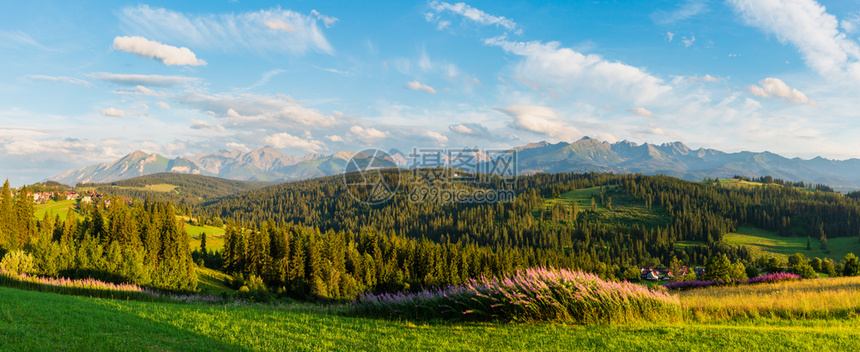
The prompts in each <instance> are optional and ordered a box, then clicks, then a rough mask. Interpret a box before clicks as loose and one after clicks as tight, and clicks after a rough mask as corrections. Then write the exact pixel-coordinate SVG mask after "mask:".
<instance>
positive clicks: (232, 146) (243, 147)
mask: <svg viewBox="0 0 860 352" xmlns="http://www.w3.org/2000/svg"><path fill="white" fill-rule="evenodd" d="M225 146H227V148H230V149H238V150H243V151H246V152H247V151H250V150H251V148H248V146H246V145H244V144H242V143H236V142H229V143H227V144H225Z"/></svg>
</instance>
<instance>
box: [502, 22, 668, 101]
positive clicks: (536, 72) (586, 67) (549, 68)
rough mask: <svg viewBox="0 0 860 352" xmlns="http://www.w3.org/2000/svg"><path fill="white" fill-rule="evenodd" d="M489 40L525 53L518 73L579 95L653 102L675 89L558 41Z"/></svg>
mask: <svg viewBox="0 0 860 352" xmlns="http://www.w3.org/2000/svg"><path fill="white" fill-rule="evenodd" d="M485 43H486V44H488V45H493V46H498V47H501V48H502V49H504V50H505V51H506V52H508V53H511V54H515V55H519V56H523V57H524V58H525V59H524V61H522V62H521V63H519V64H518V66H517V68H516V70H517V75H518V76H521V77H528V78H529V79H532V80H537V81H541V82H543V83H544V84H552V85H554V86H556V87H562V88H565V89H567V90H571V91H573V90H576V91H577V92H578V93H579V95H586V94H594V93H603V94H601V95H605V94H606V93H609V94H613V95H616V96H619V97H623V98H626V99H628V100H631V101H633V102H634V103H636V104H641V103H646V102H649V101H653V100H655V99H657V97H659V96H661V95H662V94H664V93H666V92H669V91H670V90H671V89H672V88H671V87H670V86H668V85H666V84H665V83H664V82H663V80H662V79H660V78H657V77H654V76H652V75H650V74H648V73H646V72H644V71H642V70H641V69H639V68H636V67H633V66H629V65H625V64H623V63H620V62H612V61H608V60H606V59H604V58H603V57H601V56H600V55H595V54H589V55H585V54H581V53H579V52H577V51H574V50H573V49H569V48H561V47H560V44H559V43H558V42H549V43H541V42H538V41H533V42H528V43H523V42H510V41H506V40H504V39H503V38H490V39H487V40H485Z"/></svg>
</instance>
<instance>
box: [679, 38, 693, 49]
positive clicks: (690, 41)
mask: <svg viewBox="0 0 860 352" xmlns="http://www.w3.org/2000/svg"><path fill="white" fill-rule="evenodd" d="M695 42H696V36H695V35H694V36H692V37H691V38H690V39H687V37H682V38H681V43H683V44H684V47H685V48H689V47H690V46H691V45H693V43H695Z"/></svg>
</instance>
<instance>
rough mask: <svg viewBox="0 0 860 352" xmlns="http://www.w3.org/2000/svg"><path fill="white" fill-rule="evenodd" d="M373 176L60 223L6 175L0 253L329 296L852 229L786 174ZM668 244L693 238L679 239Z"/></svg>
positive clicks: (95, 206) (616, 263)
mask: <svg viewBox="0 0 860 352" xmlns="http://www.w3.org/2000/svg"><path fill="white" fill-rule="evenodd" d="M348 177H349V176H348ZM385 177H389V178H390V179H391V181H392V182H398V181H401V182H402V184H400V185H399V186H400V191H398V192H397V193H396V194H395V196H394V198H393V199H392V200H391V201H390V202H388V203H384V204H379V205H367V204H364V203H361V202H357V201H356V200H355V199H353V198H352V197H351V196H349V195H348V194H347V192H346V189H345V187H346V186H344V182H343V178H342V176H336V177H325V178H318V179H312V180H306V181H298V182H291V183H285V184H280V185H274V186H270V187H266V188H261V189H255V190H250V191H244V192H239V193H236V194H234V195H231V196H227V197H223V198H221V199H218V200H215V201H210V202H207V203H201V204H200V205H199V206H195V207H194V208H187V207H184V205H183V204H179V206H175V205H174V204H172V203H170V202H166V201H162V200H158V201H156V200H152V199H136V200H134V201H133V202H131V204H126V203H125V202H123V201H121V200H119V199H114V200H113V201H112V202H110V206H109V207H106V206H105V202H103V201H101V202H99V201H97V202H94V203H92V204H86V203H82V204H81V205H80V207H79V209H78V214H77V215H74V213H73V212H70V213H69V216H67V217H66V218H63V219H61V218H59V217H56V216H55V217H51V216H49V215H46V216H45V217H44V218H43V219H36V218H35V217H34V216H33V205H32V204H31V203H32V202H31V201H29V200H28V197H20V196H17V197H13V196H12V194H11V192H10V191H9V190H8V185H7V187H6V188H4V191H3V193H2V195H0V196H2V203H0V207H2V208H0V210H2V214H3V217H2V219H0V221H2V224H3V226H2V227H0V248H2V249H0V251H3V252H4V253H5V252H8V253H12V252H15V253H19V254H16V255H18V256H26V257H27V258H31V259H29V260H31V261H32V266H33V270H34V271H35V272H38V273H41V274H45V275H74V276H76V277H82V276H97V277H99V278H102V279H106V280H112V281H121V282H133V283H137V284H142V285H148V286H152V287H156V288H161V289H167V290H193V289H194V285H195V284H196V280H195V272H194V266H195V265H199V266H206V267H210V268H213V269H216V270H223V271H224V272H227V273H229V274H232V275H234V277H236V278H237V279H236V286H237V287H236V288H240V287H242V286H246V287H248V289H251V290H254V289H260V288H264V287H265V288H268V290H270V291H274V292H280V293H283V294H285V295H289V296H293V297H297V298H304V297H322V298H333V299H341V298H353V297H355V296H356V295H357V294H359V293H362V292H395V291H400V290H417V289H420V288H427V287H443V286H447V285H452V284H459V283H462V282H464V281H466V280H467V279H469V278H476V277H481V276H488V277H491V276H499V275H502V274H505V273H509V272H512V271H515V270H517V269H523V268H532V267H557V268H570V269H577V270H583V271H586V272H591V273H595V274H597V275H598V276H600V277H602V278H607V279H616V280H617V279H633V278H636V277H638V274H639V268H640V267H643V266H670V265H675V264H678V263H683V264H684V265H690V266H697V265H698V266H704V265H705V264H706V263H707V261H708V260H709V259H710V258H713V257H717V256H723V255H724V256H725V257H726V258H727V259H728V260H729V261H730V262H732V263H743V264H744V266H745V267H747V268H749V269H750V270H757V268H764V267H766V266H767V265H768V263H767V258H755V257H753V255H752V254H751V253H750V252H749V251H748V250H747V249H746V247H741V246H731V245H727V244H725V243H723V242H722V241H721V239H722V236H723V235H724V234H726V233H728V232H731V231H733V230H735V229H736V228H737V227H738V226H739V225H742V224H748V225H752V226H755V227H758V228H762V229H767V230H772V231H777V232H778V233H779V234H781V235H783V236H802V237H807V236H809V237H814V238H817V239H822V243H826V238H827V237H846V236H858V235H860V202H858V201H857V200H856V199H854V198H852V197H845V196H843V195H840V194H838V193H833V192H825V191H821V190H809V189H806V188H798V187H794V186H793V185H792V184H791V183H787V182H782V183H777V182H774V184H773V185H765V186H758V187H743V188H726V187H721V186H719V182H717V181H716V180H705V181H703V182H689V181H682V180H679V179H676V178H672V177H666V176H645V175H614V174H599V173H585V174H581V173H564V174H536V175H531V176H521V177H519V178H518V179H517V180H516V182H508V181H506V180H503V179H490V180H489V181H484V182H465V183H464V182H460V183H445V182H438V180H436V181H437V182H433V180H430V181H427V180H425V181H423V182H433V185H434V186H437V187H460V188H469V189H510V190H514V191H515V192H516V194H517V197H516V198H515V200H514V201H512V202H506V203H494V204H467V203H448V204H445V203H437V202H411V201H410V200H409V198H408V192H409V190H410V189H411V188H413V187H419V186H421V184H416V183H415V182H414V181H410V182H405V181H402V180H400V179H398V176H397V173H394V172H391V173H390V174H387V175H385ZM589 188H594V189H596V190H599V191H596V192H595V193H594V194H593V195H592V196H591V206H590V207H589V206H579V205H577V204H576V203H560V202H556V203H548V201H550V200H553V199H557V198H558V197H560V196H561V195H563V194H565V193H566V192H571V191H575V190H581V189H589ZM26 192H27V191H26V189H24V190H20V192H19V193H18V194H21V193H25V194H26ZM613 199H615V202H614V203H615V204H614V205H613ZM631 204H634V205H637V206H639V207H640V208H642V209H646V211H651V212H653V214H656V215H655V218H656V220H654V221H644V220H643V221H631V222H611V221H610V220H607V219H605V218H602V217H601V216H599V212H598V211H596V209H597V206H600V207H603V208H607V209H615V210H617V209H618V208H624V207H625V206H629V205H631ZM189 213H192V214H189ZM179 214H181V215H192V216H193V217H196V218H197V219H218V221H219V222H220V219H224V220H225V223H226V232H225V235H224V238H223V242H224V246H223V248H218V249H217V250H212V249H209V248H206V238H205V236H204V237H203V238H202V240H201V245H200V247H196V248H189V247H188V246H189V245H188V243H189V240H188V236H187V234H186V233H185V231H184V228H183V221H179V220H178V218H177V215H179ZM601 214H602V213H601ZM681 241H685V242H687V243H694V244H693V245H686V246H679V245H678V243H679V242H681ZM27 260H28V259H22V261H27ZM773 265H778V264H773Z"/></svg>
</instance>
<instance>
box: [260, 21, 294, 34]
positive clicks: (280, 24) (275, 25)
mask: <svg viewBox="0 0 860 352" xmlns="http://www.w3.org/2000/svg"><path fill="white" fill-rule="evenodd" d="M263 24H264V25H266V27H269V28H271V29H275V30H281V31H284V32H295V31H296V27H293V26H291V25H290V24H289V23H287V22H284V21H282V20H280V19H277V18H270V19H268V20H266V22H263Z"/></svg>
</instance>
